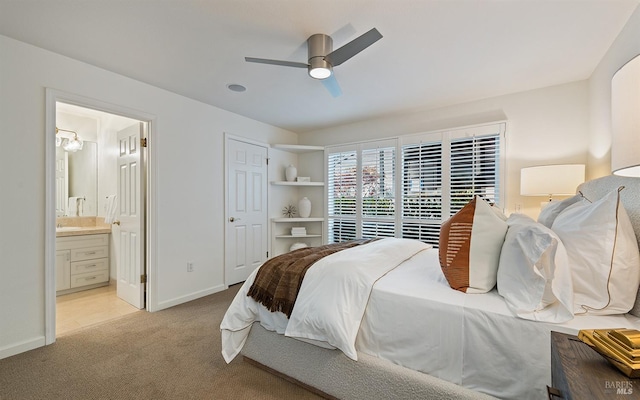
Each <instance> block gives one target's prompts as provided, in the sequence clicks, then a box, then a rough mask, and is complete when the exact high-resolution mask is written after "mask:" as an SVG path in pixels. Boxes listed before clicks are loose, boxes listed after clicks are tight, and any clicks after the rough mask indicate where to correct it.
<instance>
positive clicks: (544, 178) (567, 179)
mask: <svg viewBox="0 0 640 400" xmlns="http://www.w3.org/2000/svg"><path fill="white" fill-rule="evenodd" d="M582 182H584V165H583V164H564V165H543V166H537V167H528V168H522V169H521V170H520V194H521V195H523V196H551V195H571V194H574V193H575V192H576V188H577V187H578V185H579V184H581V183H582Z"/></svg>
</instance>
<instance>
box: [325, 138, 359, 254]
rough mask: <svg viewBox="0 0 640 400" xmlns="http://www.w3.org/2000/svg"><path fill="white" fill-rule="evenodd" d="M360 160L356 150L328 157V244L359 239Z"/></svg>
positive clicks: (331, 154)
mask: <svg viewBox="0 0 640 400" xmlns="http://www.w3.org/2000/svg"><path fill="white" fill-rule="evenodd" d="M357 175H358V158H357V152H356V150H355V148H354V149H351V150H350V149H346V150H338V151H336V152H333V153H329V154H328V156H327V205H328V219H327V227H328V242H329V243H336V242H341V241H344V240H349V239H355V238H356V200H357V188H358V177H357Z"/></svg>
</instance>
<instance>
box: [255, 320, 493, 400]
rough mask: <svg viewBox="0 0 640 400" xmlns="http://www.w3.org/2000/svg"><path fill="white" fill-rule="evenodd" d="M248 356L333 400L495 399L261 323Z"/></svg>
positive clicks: (390, 363)
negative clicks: (351, 356) (355, 357)
mask: <svg viewBox="0 0 640 400" xmlns="http://www.w3.org/2000/svg"><path fill="white" fill-rule="evenodd" d="M242 355H243V356H244V357H245V358H246V359H249V361H253V362H254V364H257V365H259V366H266V367H267V370H271V372H273V371H276V372H278V373H280V374H282V375H284V376H285V377H288V378H290V380H292V381H293V382H296V383H301V384H302V385H303V386H305V387H311V388H314V389H316V390H313V391H314V392H316V393H318V394H320V395H322V396H325V397H327V398H339V399H363V400H371V399H391V398H395V399H433V400H449V399H470V400H471V399H493V397H491V396H487V395H485V394H482V393H478V392H474V391H472V390H469V389H466V388H463V387H461V386H458V385H455V384H453V383H450V382H446V381H443V380H441V379H438V378H435V377H433V376H430V375H427V374H423V373H421V372H417V371H413V370H410V369H408V368H404V367H401V366H399V365H396V364H393V363H392V362H390V361H386V360H382V359H379V358H376V357H372V356H369V355H367V354H362V353H358V362H354V361H352V360H350V359H348V358H347V357H346V356H345V355H344V354H342V352H340V351H339V350H328V349H324V348H321V347H318V346H314V345H311V344H308V343H304V342H301V341H299V340H296V339H292V338H288V337H285V336H283V335H279V334H277V333H274V332H270V331H267V330H266V329H264V328H263V327H262V326H261V325H260V323H259V322H255V323H254V324H253V326H252V327H251V333H250V334H249V337H248V338H247V342H246V344H245V346H244V348H243V349H242Z"/></svg>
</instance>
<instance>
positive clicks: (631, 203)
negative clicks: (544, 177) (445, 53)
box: [578, 175, 640, 317]
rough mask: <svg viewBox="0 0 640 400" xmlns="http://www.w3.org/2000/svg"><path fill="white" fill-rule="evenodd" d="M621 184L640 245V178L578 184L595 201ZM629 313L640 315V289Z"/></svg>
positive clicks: (588, 197) (604, 179)
mask: <svg viewBox="0 0 640 400" xmlns="http://www.w3.org/2000/svg"><path fill="white" fill-rule="evenodd" d="M620 186H624V187H625V188H624V190H623V191H622V192H620V199H621V201H622V204H623V205H624V208H625V210H626V211H627V214H629V218H630V219H631V223H632V224H633V230H634V231H635V233H636V239H637V240H638V246H639V247H640V178H627V177H622V176H615V175H609V176H605V177H602V178H598V179H594V180H591V181H588V182H585V183H583V184H581V185H580V186H578V191H580V192H582V194H583V195H584V196H585V197H586V198H587V199H589V200H591V201H595V200H598V199H599V198H601V197H603V196H604V195H606V194H607V193H609V192H611V191H612V190H614V189H617V188H619V187H620ZM629 313H630V314H633V315H635V316H636V317H640V290H639V291H638V295H637V296H636V302H635V304H634V305H633V308H632V309H631V311H629Z"/></svg>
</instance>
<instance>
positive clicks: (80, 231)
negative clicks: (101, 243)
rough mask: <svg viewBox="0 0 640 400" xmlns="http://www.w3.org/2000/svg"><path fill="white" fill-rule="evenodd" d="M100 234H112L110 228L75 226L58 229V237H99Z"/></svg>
mask: <svg viewBox="0 0 640 400" xmlns="http://www.w3.org/2000/svg"><path fill="white" fill-rule="evenodd" d="M100 233H111V227H110V226H108V225H107V226H77V227H76V226H74V227H65V228H61V229H60V228H58V229H56V237H64V236H80V235H97V234H100Z"/></svg>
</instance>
